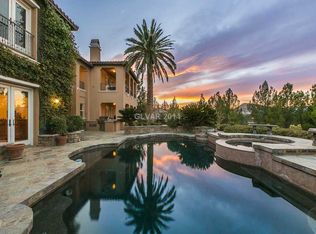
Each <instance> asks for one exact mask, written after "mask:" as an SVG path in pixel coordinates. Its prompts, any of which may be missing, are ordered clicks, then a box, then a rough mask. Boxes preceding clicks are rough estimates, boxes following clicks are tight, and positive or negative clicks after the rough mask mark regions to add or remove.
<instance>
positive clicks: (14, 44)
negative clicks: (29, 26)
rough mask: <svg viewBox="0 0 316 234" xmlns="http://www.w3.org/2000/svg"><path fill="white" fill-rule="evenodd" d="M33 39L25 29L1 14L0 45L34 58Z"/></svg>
mask: <svg viewBox="0 0 316 234" xmlns="http://www.w3.org/2000/svg"><path fill="white" fill-rule="evenodd" d="M33 38H34V36H33V35H32V34H31V33H29V32H28V31H26V30H25V28H23V27H21V26H19V25H18V24H17V23H15V22H13V21H12V20H10V19H8V18H6V17H4V16H3V15H1V14H0V43H2V44H4V45H6V46H8V47H11V48H13V49H15V50H17V51H19V52H21V53H23V54H25V55H27V56H30V57H32V45H33Z"/></svg>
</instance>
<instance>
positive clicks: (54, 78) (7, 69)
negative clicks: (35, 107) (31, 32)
mask: <svg viewBox="0 0 316 234" xmlns="http://www.w3.org/2000/svg"><path fill="white" fill-rule="evenodd" d="M37 3H38V4H39V6H40V10H39V17H38V25H39V28H38V30H39V32H38V61H39V62H40V64H35V63H33V62H31V61H29V60H28V59H26V58H22V57H19V56H17V55H15V54H13V53H12V52H11V51H10V50H9V49H7V48H4V47H3V46H1V44H0V74H1V75H4V76H8V77H12V78H17V79H21V80H25V81H29V82H32V83H36V84H39V85H40V123H41V128H43V127H44V123H45V121H46V119H47V118H49V117H50V116H53V115H59V114H67V113H69V111H70V107H71V95H72V87H73V82H74V76H75V69H74V67H75V59H76V55H77V51H76V48H75V42H74V37H73V34H72V32H71V29H70V27H69V26H68V24H66V22H65V21H64V20H63V19H62V18H61V17H60V16H59V15H58V14H57V13H56V11H55V10H54V9H53V8H52V6H51V5H50V4H49V2H48V0H37ZM53 97H55V98H58V99H59V100H60V105H59V106H58V108H56V106H54V105H52V98H53Z"/></svg>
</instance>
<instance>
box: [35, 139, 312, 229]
mask: <svg viewBox="0 0 316 234" xmlns="http://www.w3.org/2000/svg"><path fill="white" fill-rule="evenodd" d="M76 158H81V159H82V160H83V161H84V162H85V163H86V170H85V171H84V172H83V173H82V174H80V175H78V176H76V177H75V178H74V179H72V180H71V181H70V182H69V183H67V184H66V185H65V186H63V187H62V188H60V189H59V190H58V191H56V192H55V193H54V194H52V195H51V196H49V197H47V198H45V199H44V200H43V201H41V202H40V203H38V204H37V205H36V206H35V207H33V211H34V224H33V230H32V233H47V234H49V233H58V234H61V233H85V234H94V233H119V234H121V233H122V234H124V233H181V234H183V233H190V234H193V233H194V234H196V233H203V234H204V233H242V234H246V233H251V234H253V233H269V234H270V233H286V234H289V233H316V225H315V223H316V220H315V217H316V215H315V213H316V212H315V211H316V208H315V207H316V199H315V197H312V196H310V195H308V194H304V193H302V191H299V190H298V189H297V188H293V187H292V186H290V185H287V184H284V183H283V182H282V181H280V180H278V179H276V178H274V177H273V176H271V175H269V174H267V173H265V172H263V171H261V170H258V169H253V168H247V167H243V166H239V165H236V164H232V163H228V162H224V161H221V160H219V159H215V158H214V153H213V152H212V151H211V150H210V149H209V148H208V147H206V146H204V145H199V144H197V143H195V142H190V141H175V140H173V141H168V142H159V143H157V142H144V143H142V144H137V143H135V142H130V143H126V144H124V145H122V146H121V147H120V148H118V149H109V148H104V149H99V150H94V151H90V152H86V153H84V154H80V155H77V156H76Z"/></svg>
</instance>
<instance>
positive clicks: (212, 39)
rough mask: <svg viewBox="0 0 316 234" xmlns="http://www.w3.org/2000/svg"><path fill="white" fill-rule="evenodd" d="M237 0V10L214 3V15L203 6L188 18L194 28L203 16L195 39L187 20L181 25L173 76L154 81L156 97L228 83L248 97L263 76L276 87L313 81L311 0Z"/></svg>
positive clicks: (315, 56) (190, 95)
mask: <svg viewBox="0 0 316 234" xmlns="http://www.w3.org/2000/svg"><path fill="white" fill-rule="evenodd" d="M238 2H239V4H238V6H237V9H238V10H234V8H233V7H229V6H226V5H225V4H224V6H223V7H221V4H219V6H218V8H219V9H220V10H219V11H217V12H216V13H215V16H212V15H209V14H206V13H205V12H207V10H209V9H204V10H202V11H201V14H198V13H197V14H195V15H194V16H192V18H191V20H190V19H188V20H187V22H194V24H193V23H192V27H193V28H195V27H198V26H196V25H197V23H198V22H200V21H201V20H203V21H204V23H203V27H204V31H205V32H201V30H197V33H196V34H195V35H194V36H193V37H194V38H195V40H194V41H190V38H192V36H191V35H192V32H191V33H188V32H190V30H191V29H190V28H189V29H188V27H187V23H186V26H184V27H180V29H179V31H180V32H178V33H179V34H181V35H184V34H185V33H181V31H184V32H186V33H187V34H186V35H187V40H185V39H183V38H182V41H187V42H185V43H183V44H181V45H180V44H177V46H176V57H177V59H178V70H177V73H176V76H175V77H174V78H172V79H171V81H170V83H168V84H163V85H161V84H158V85H157V86H156V89H155V94H156V95H157V97H158V98H159V99H170V98H171V96H173V95H176V96H179V97H180V99H187V100H195V99H196V98H198V96H199V94H200V93H202V92H203V93H209V94H210V93H211V92H216V91H217V90H221V91H223V90H225V89H228V88H229V87H230V88H233V90H234V89H235V90H234V91H236V92H237V93H239V94H240V95H242V96H243V97H242V98H245V99H244V100H243V101H247V100H246V98H248V100H249V98H250V97H251V94H252V93H253V92H254V90H255V88H256V87H258V86H259V84H260V83H262V82H263V81H264V80H268V81H269V82H270V83H271V84H272V85H274V86H276V87H278V88H279V87H282V84H284V83H286V82H292V83H294V85H296V87H297V88H302V89H306V88H307V87H308V83H310V86H311V85H312V84H311V83H313V82H314V83H316V78H315V77H316V66H315V65H316V40H315V38H316V27H315V26H314V22H316V14H314V9H316V1H313V0H303V1H267V2H266V4H265V6H264V7H263V6H261V5H260V4H258V5H257V6H256V5H251V6H246V5H247V3H249V1H246V2H245V1H238ZM257 2H258V1H256V3H257ZM249 7H252V8H253V9H252V10H251V9H250V8H249ZM260 7H262V9H259V8H260ZM240 9H244V10H240ZM245 9H247V11H245ZM211 12H214V10H211ZM199 15H200V16H201V18H199ZM226 16H228V18H229V19H227V17H226ZM198 34H200V35H198ZM199 36H200V37H199Z"/></svg>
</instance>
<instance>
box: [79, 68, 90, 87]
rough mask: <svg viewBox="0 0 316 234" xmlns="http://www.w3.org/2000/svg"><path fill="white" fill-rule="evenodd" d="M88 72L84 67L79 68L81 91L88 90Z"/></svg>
mask: <svg viewBox="0 0 316 234" xmlns="http://www.w3.org/2000/svg"><path fill="white" fill-rule="evenodd" d="M87 73H88V70H87V69H86V68H84V67H83V66H80V68H79V89H82V90H86V79H87Z"/></svg>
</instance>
